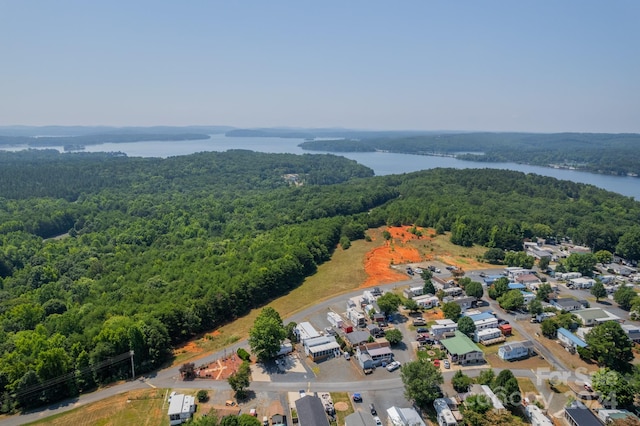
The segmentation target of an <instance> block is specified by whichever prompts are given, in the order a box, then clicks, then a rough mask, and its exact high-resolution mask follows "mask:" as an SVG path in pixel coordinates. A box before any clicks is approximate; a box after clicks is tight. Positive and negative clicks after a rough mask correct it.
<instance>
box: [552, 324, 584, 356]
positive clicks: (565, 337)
mask: <svg viewBox="0 0 640 426" xmlns="http://www.w3.org/2000/svg"><path fill="white" fill-rule="evenodd" d="M558 340H559V341H560V343H561V344H562V346H564V347H565V348H567V349H569V350H570V351H571V352H574V351H575V350H576V349H577V348H578V347H582V348H586V347H587V343H586V342H585V341H584V340H582V339H580V338H579V337H578V336H576V335H575V334H573V333H572V332H570V331H569V330H567V329H566V328H563V327H560V328H559V329H558Z"/></svg>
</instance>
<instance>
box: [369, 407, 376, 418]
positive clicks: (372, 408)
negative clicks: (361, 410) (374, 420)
mask: <svg viewBox="0 0 640 426" xmlns="http://www.w3.org/2000/svg"><path fill="white" fill-rule="evenodd" d="M369 411H371V415H372V416H376V415H378V412H377V411H376V407H374V406H373V404H369Z"/></svg>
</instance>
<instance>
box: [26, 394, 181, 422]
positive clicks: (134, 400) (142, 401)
mask: <svg viewBox="0 0 640 426" xmlns="http://www.w3.org/2000/svg"><path fill="white" fill-rule="evenodd" d="M166 395H167V390H166V389H143V390H135V391H130V392H125V393H122V394H119V395H116V396H113V397H111V398H107V399H104V400H102V401H99V402H96V403H93V404H89V405H85V406H82V407H79V408H76V409H75V410H71V411H67V412H66V413H62V414H58V415H55V416H50V417H47V418H46V419H43V420H39V421H37V422H33V423H28V424H30V425H48V426H49V425H54V426H55V425H60V426H63V425H74V426H82V425H87V426H89V425H92V426H93V425H100V426H107V425H109V426H111V425H113V426H118V425H149V426H152V425H153V426H157V425H162V426H164V425H169V418H168V417H167V407H168V406H167V403H166Z"/></svg>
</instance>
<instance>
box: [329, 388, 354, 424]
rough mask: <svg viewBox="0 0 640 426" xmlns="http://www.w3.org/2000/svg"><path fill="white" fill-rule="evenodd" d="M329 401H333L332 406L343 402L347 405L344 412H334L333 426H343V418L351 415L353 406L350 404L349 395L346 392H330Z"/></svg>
mask: <svg viewBox="0 0 640 426" xmlns="http://www.w3.org/2000/svg"><path fill="white" fill-rule="evenodd" d="M331 399H332V400H333V405H334V406H335V405H336V403H338V402H344V403H345V404H347V407H349V408H347V410H346V411H338V410H336V423H332V426H333V425H336V424H337V425H343V424H344V423H345V420H344V419H345V418H346V417H347V416H348V415H349V414H352V413H353V405H352V404H351V399H350V398H349V394H348V393H347V392H331Z"/></svg>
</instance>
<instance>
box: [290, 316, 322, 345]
mask: <svg viewBox="0 0 640 426" xmlns="http://www.w3.org/2000/svg"><path fill="white" fill-rule="evenodd" d="M294 333H295V334H296V337H297V338H298V342H300V343H302V344H303V345H304V342H305V341H307V340H308V339H315V338H316V337H320V332H319V331H318V330H316V329H315V328H314V327H313V326H312V325H311V323H310V322H301V323H300V324H298V325H296V328H295V329H294Z"/></svg>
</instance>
